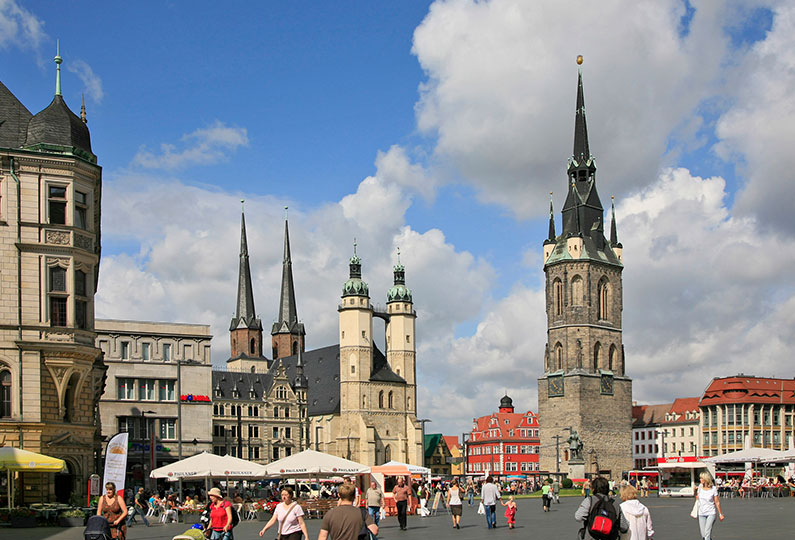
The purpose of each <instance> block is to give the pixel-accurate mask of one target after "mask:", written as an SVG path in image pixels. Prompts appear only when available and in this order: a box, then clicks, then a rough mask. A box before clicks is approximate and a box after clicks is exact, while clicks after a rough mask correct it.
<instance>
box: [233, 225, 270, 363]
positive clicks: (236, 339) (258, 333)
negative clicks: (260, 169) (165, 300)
mask: <svg viewBox="0 0 795 540" xmlns="http://www.w3.org/2000/svg"><path fill="white" fill-rule="evenodd" d="M229 339H230V342H231V343H230V344H231V354H230V359H229V360H228V361H227V363H229V362H234V361H235V360H238V359H242V360H245V359H256V360H260V359H261V358H262V322H261V321H260V320H259V319H258V318H257V313H256V311H255V310H254V291H253V289H252V287H251V268H250V267H249V263H248V241H247V240H246V215H245V213H241V215H240V269H239V272H238V277H237V309H236V311H235V316H234V317H233V318H232V322H231V323H230V325H229ZM239 363H240V362H237V363H235V364H234V365H229V367H230V368H232V367H241V366H237V364H239Z"/></svg>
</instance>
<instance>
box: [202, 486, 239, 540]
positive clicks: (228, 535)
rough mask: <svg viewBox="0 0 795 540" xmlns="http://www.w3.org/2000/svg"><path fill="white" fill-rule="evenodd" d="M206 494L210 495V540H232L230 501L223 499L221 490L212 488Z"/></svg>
mask: <svg viewBox="0 0 795 540" xmlns="http://www.w3.org/2000/svg"><path fill="white" fill-rule="evenodd" d="M207 495H208V496H209V497H210V509H211V510H210V528H211V529H212V536H210V540H233V536H232V503H230V502H229V501H227V500H225V499H224V497H223V495H221V490H220V489H218V488H217V487H214V488H212V489H211V490H210V491H209V492H208V493H207Z"/></svg>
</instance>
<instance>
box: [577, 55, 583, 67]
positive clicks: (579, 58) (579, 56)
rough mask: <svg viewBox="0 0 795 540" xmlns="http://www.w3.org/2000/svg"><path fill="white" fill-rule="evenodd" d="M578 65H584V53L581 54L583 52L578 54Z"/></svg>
mask: <svg viewBox="0 0 795 540" xmlns="http://www.w3.org/2000/svg"><path fill="white" fill-rule="evenodd" d="M577 65H578V66H581V65H582V55H581V54H578V55H577Z"/></svg>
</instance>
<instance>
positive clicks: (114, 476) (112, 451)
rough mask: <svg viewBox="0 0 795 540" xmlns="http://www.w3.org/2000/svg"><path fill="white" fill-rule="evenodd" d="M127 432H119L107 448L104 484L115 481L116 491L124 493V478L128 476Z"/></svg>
mask: <svg viewBox="0 0 795 540" xmlns="http://www.w3.org/2000/svg"><path fill="white" fill-rule="evenodd" d="M127 437H128V434H127V433H117V434H116V435H114V436H113V437H112V438H111V439H110V441H109V442H108V446H107V447H106V448H105V474H104V475H103V476H104V479H103V480H104V481H103V484H107V483H108V482H113V483H114V484H116V491H117V492H118V493H124V479H125V477H126V476H127V451H128V450H129V448H128V447H127V444H128V442H127Z"/></svg>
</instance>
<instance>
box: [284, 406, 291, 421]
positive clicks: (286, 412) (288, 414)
mask: <svg viewBox="0 0 795 540" xmlns="http://www.w3.org/2000/svg"><path fill="white" fill-rule="evenodd" d="M284 417H285V418H290V407H285V408H284Z"/></svg>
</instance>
